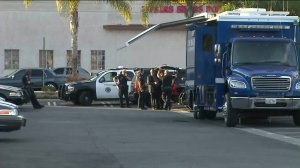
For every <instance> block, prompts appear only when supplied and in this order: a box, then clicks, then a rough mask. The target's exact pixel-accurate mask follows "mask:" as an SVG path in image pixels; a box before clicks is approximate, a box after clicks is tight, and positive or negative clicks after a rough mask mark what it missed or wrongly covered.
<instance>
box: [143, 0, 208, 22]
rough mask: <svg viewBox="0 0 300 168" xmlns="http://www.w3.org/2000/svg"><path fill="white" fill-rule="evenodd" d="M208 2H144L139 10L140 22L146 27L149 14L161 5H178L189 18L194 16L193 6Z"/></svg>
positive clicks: (179, 0)
mask: <svg viewBox="0 0 300 168" xmlns="http://www.w3.org/2000/svg"><path fill="white" fill-rule="evenodd" d="M208 2H209V0H145V2H144V4H143V8H142V10H141V22H142V23H143V24H144V25H145V26H147V25H148V24H149V12H150V11H151V10H152V9H154V8H158V7H161V6H163V5H171V4H178V5H184V6H186V7H187V10H186V11H185V13H184V14H185V17H186V18H191V17H193V16H194V14H195V13H194V5H195V4H206V3H208Z"/></svg>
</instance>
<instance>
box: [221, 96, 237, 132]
mask: <svg viewBox="0 0 300 168" xmlns="http://www.w3.org/2000/svg"><path fill="white" fill-rule="evenodd" d="M223 113H224V121H225V124H226V126H227V127H235V126H236V125H237V124H238V120H239V119H238V114H237V111H236V110H235V109H232V107H231V102H230V96H229V94H228V93H226V94H225V102H224V105H223Z"/></svg>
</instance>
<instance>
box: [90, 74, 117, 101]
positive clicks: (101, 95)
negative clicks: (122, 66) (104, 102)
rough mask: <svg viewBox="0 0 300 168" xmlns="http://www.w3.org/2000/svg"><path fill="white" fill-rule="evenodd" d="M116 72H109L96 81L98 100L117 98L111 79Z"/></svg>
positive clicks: (114, 84) (115, 88)
mask: <svg viewBox="0 0 300 168" xmlns="http://www.w3.org/2000/svg"><path fill="white" fill-rule="evenodd" d="M115 76H117V72H114V71H109V72H106V73H103V74H102V75H101V77H100V78H98V80H97V81H96V94H97V98H98V99H115V98H118V97H119V96H118V88H117V85H116V83H115V82H114V81H113V78H114V77H115Z"/></svg>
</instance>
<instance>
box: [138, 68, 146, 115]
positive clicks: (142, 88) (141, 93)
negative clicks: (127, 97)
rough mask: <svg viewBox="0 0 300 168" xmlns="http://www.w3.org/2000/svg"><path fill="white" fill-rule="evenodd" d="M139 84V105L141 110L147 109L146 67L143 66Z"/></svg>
mask: <svg viewBox="0 0 300 168" xmlns="http://www.w3.org/2000/svg"><path fill="white" fill-rule="evenodd" d="M138 86H139V100H138V107H139V108H140V109H141V110H146V108H145V103H146V80H145V75H144V69H143V68H141V69H140V72H139V76H138Z"/></svg>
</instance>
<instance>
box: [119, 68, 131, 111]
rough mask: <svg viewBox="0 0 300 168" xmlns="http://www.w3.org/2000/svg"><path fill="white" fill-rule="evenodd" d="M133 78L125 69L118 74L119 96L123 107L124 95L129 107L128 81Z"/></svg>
mask: <svg viewBox="0 0 300 168" xmlns="http://www.w3.org/2000/svg"><path fill="white" fill-rule="evenodd" d="M128 80H131V79H129V77H127V73H126V70H125V69H123V70H122V71H121V73H120V74H119V76H118V81H117V85H118V88H119V98H120V107H121V108H123V107H124V105H123V96H124V97H125V101H126V107H129V100H128V85H127V81H128Z"/></svg>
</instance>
